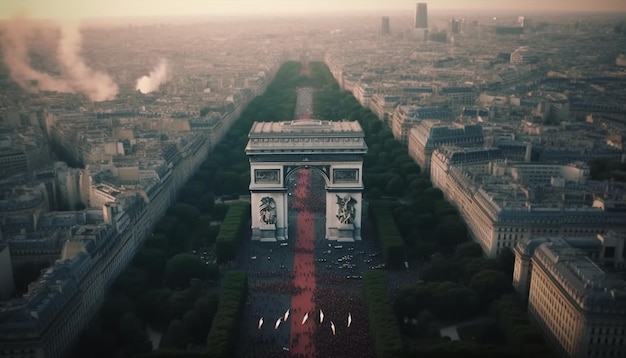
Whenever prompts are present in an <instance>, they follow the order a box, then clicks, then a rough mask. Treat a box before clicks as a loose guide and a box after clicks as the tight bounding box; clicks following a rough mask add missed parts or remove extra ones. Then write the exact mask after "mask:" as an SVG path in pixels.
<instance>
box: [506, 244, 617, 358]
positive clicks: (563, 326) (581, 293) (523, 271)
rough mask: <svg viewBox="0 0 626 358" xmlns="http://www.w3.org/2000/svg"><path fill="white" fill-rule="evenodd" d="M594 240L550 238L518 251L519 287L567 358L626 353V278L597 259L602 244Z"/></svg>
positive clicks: (536, 318) (533, 313)
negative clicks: (625, 279) (611, 270)
mask: <svg viewBox="0 0 626 358" xmlns="http://www.w3.org/2000/svg"><path fill="white" fill-rule="evenodd" d="M594 240H596V241H599V240H597V239H594V238H589V239H587V240H578V241H576V240H574V241H573V242H572V239H570V238H560V237H557V238H545V239H540V240H533V241H534V242H530V243H529V242H524V243H521V244H520V245H518V247H519V249H518V248H516V250H515V252H516V263H515V265H516V266H515V273H514V277H516V279H517V280H515V279H514V286H516V290H518V293H519V294H520V296H526V295H527V302H528V313H529V315H530V316H531V318H532V319H533V320H534V321H535V322H536V323H537V325H538V327H539V328H540V330H541V331H542V332H543V334H544V335H545V336H546V338H547V340H548V341H549V342H550V343H551V344H552V345H553V346H554V347H555V348H556V350H557V352H558V353H559V354H560V355H561V356H562V357H572V358H587V357H623V356H624V352H626V349H625V348H626V282H625V281H624V280H623V279H621V278H619V276H618V275H617V274H614V273H609V272H608V271H606V270H603V269H602V268H600V266H599V265H598V264H597V263H595V262H594V260H593V259H592V258H591V257H595V258H596V259H598V258H601V256H599V254H600V253H599V251H601V250H599V249H601V248H602V246H601V245H597V244H596V245H594V244H593V241H594ZM623 240H624V237H623V236H622V237H621V241H623ZM585 242H586V243H585ZM590 243H591V245H589V244H590ZM592 247H595V249H592ZM621 247H622V248H623V243H622V245H621ZM602 251H604V250H602ZM618 254H619V256H621V257H624V252H623V251H622V252H620V253H618ZM528 256H530V257H531V259H530V260H528ZM523 261H526V262H523ZM520 277H522V278H523V279H519V278H520ZM516 283H517V284H518V285H516ZM526 287H528V291H525V289H526Z"/></svg>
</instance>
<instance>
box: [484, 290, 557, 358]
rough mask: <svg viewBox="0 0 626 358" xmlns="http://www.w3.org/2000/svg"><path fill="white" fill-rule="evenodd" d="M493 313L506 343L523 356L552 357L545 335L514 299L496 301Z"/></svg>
mask: <svg viewBox="0 0 626 358" xmlns="http://www.w3.org/2000/svg"><path fill="white" fill-rule="evenodd" d="M492 313H493V314H494V315H495V317H496V321H497V323H498V327H499V328H500V330H501V332H502V333H503V335H504V337H505V340H506V343H507V345H508V346H509V347H511V348H512V349H513V350H514V351H516V352H520V353H521V355H522V356H523V357H531V356H532V357H535V358H550V357H553V354H552V352H551V350H550V348H549V347H548V346H547V344H546V341H545V340H544V338H543V336H542V335H541V334H540V333H539V331H538V330H537V328H536V327H535V326H533V325H532V324H531V323H530V321H529V320H528V316H527V315H526V314H525V313H524V311H522V309H521V308H520V307H519V304H518V303H517V302H515V301H514V300H513V299H510V298H507V299H502V300H499V301H496V302H494V304H493V306H492Z"/></svg>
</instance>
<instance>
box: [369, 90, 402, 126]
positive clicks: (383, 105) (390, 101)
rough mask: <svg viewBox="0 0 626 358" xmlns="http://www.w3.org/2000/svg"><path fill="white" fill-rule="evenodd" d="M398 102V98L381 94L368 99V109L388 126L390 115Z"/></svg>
mask: <svg viewBox="0 0 626 358" xmlns="http://www.w3.org/2000/svg"><path fill="white" fill-rule="evenodd" d="M399 102H400V96H390V95H384V94H381V93H377V94H374V95H373V96H372V98H371V99H370V109H371V110H372V112H374V114H375V115H376V117H378V119H380V120H381V121H383V122H385V123H386V124H389V122H390V119H391V116H392V113H393V112H394V111H395V108H396V106H397V104H398V103H399Z"/></svg>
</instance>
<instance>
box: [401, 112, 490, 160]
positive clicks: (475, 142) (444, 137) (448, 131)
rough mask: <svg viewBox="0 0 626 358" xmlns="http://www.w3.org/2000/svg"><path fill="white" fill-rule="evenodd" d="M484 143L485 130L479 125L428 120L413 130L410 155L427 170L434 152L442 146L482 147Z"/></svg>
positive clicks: (410, 137)
mask: <svg viewBox="0 0 626 358" xmlns="http://www.w3.org/2000/svg"><path fill="white" fill-rule="evenodd" d="M483 143H484V137H483V129H482V127H481V126H480V125H479V124H468V125H459V124H452V125H449V124H446V123H444V122H441V121H432V120H427V121H422V122H421V123H420V124H419V125H417V126H415V127H413V128H412V129H411V131H410V136H409V155H410V156H411V157H412V158H413V159H414V160H415V161H416V162H417V164H419V166H420V167H421V168H423V169H427V168H430V157H431V155H432V153H433V151H434V150H435V149H437V148H439V147H441V146H444V145H447V146H459V147H482V145H483Z"/></svg>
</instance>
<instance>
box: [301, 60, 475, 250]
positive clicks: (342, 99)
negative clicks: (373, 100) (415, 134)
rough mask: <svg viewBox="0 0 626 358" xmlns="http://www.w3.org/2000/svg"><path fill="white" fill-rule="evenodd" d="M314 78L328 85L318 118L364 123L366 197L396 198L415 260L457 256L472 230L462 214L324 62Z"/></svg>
mask: <svg viewBox="0 0 626 358" xmlns="http://www.w3.org/2000/svg"><path fill="white" fill-rule="evenodd" d="M310 67H311V73H312V74H317V73H319V75H318V77H316V78H317V79H318V80H317V81H322V80H323V81H326V84H325V85H323V86H322V88H323V89H322V90H320V91H316V92H315V93H314V101H313V109H314V114H315V116H316V117H317V118H321V119H329V120H341V119H349V120H358V121H359V123H360V124H361V127H362V128H363V131H364V133H365V141H366V142H367V146H368V153H367V154H366V156H365V158H364V162H363V183H364V187H365V196H366V198H367V199H368V200H370V201H373V200H376V199H379V198H381V197H387V198H395V199H396V200H391V201H390V202H389V203H388V208H389V210H390V211H391V212H392V214H393V215H392V216H393V218H394V220H395V222H396V225H397V227H398V231H399V232H400V235H401V236H402V239H403V241H404V244H405V246H406V249H407V250H406V254H407V256H408V257H409V258H411V257H421V258H425V257H428V256H430V255H431V254H433V253H435V252H437V251H444V252H452V251H453V250H454V247H455V245H457V244H459V243H462V242H464V241H466V240H467V228H466V226H465V224H464V222H463V220H462V219H461V218H460V217H459V215H458V212H457V210H456V209H455V208H454V207H453V206H452V205H450V204H449V203H448V202H447V201H446V200H445V199H444V197H443V193H442V192H441V190H439V189H437V188H433V187H432V184H431V182H430V180H429V178H428V174H427V173H422V172H421V169H420V167H419V166H418V165H417V164H416V163H415V160H413V158H411V157H410V156H409V155H408V151H407V148H406V147H405V146H403V145H402V144H401V143H400V142H399V141H397V140H396V139H395V138H394V137H393V134H392V133H391V131H390V129H389V128H388V127H387V126H385V125H384V123H383V122H382V121H381V120H379V119H378V117H376V115H375V114H374V113H372V111H371V110H370V109H368V108H364V107H362V106H361V105H360V104H359V102H358V101H357V100H356V99H355V98H354V96H353V95H352V94H351V93H350V92H348V91H342V90H341V89H340V88H339V86H338V85H337V83H336V81H335V80H334V78H333V77H332V74H330V71H329V70H328V68H327V67H326V65H325V64H323V63H318V62H312V63H311V64H310Z"/></svg>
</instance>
